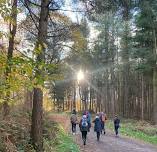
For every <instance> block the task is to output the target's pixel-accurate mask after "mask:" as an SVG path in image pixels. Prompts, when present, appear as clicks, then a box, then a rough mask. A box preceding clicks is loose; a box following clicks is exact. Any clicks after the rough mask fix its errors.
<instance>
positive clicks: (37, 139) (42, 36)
mask: <svg viewBox="0 0 157 152" xmlns="http://www.w3.org/2000/svg"><path fill="white" fill-rule="evenodd" d="M48 13H49V0H41V11H40V19H39V28H38V37H37V43H36V48H37V49H39V48H40V49H41V50H40V52H39V53H38V54H37V61H38V62H39V63H42V62H45V49H46V46H45V44H46V37H47V25H48ZM35 72H36V73H35V74H36V76H40V77H42V78H43V77H44V75H43V71H42V70H41V69H40V68H39V67H38V66H37V67H36V71H35ZM42 118H43V91H42V89H41V88H38V87H35V88H34V94H33V109H32V127H31V137H32V144H33V146H34V148H35V149H36V151H37V152H43V151H44V149H43V134H42V131H43V120H42Z"/></svg>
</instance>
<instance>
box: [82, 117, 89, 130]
mask: <svg viewBox="0 0 157 152" xmlns="http://www.w3.org/2000/svg"><path fill="white" fill-rule="evenodd" d="M81 126H82V127H83V128H86V127H88V122H87V119H86V118H82V124H81Z"/></svg>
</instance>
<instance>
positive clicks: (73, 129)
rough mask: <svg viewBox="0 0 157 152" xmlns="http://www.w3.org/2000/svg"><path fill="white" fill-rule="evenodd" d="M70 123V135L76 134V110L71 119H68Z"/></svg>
mask: <svg viewBox="0 0 157 152" xmlns="http://www.w3.org/2000/svg"><path fill="white" fill-rule="evenodd" d="M70 121H71V128H72V129H71V130H72V134H75V133H76V124H77V115H76V110H75V109H74V110H73V112H72V114H71V117H70Z"/></svg>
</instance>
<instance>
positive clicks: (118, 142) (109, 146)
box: [53, 115, 157, 152]
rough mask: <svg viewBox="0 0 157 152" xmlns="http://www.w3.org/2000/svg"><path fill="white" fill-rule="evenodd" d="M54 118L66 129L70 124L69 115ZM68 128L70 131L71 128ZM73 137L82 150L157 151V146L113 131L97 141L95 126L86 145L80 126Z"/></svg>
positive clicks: (104, 151)
mask: <svg viewBox="0 0 157 152" xmlns="http://www.w3.org/2000/svg"><path fill="white" fill-rule="evenodd" d="M53 119H55V120H57V122H60V123H62V124H63V126H64V127H65V128H66V129H67V128H68V125H70V124H69V119H68V117H67V116H64V115H60V116H53ZM68 130H69V131H70V129H68ZM73 137H74V140H75V142H76V143H77V144H78V145H79V146H80V148H81V151H82V152H157V147H156V146H153V145H151V144H147V143H144V142H142V141H138V140H135V139H129V138H127V137H123V136H120V137H119V138H117V137H115V135H114V134H113V133H112V132H111V131H107V133H106V135H102V136H101V139H100V141H99V142H97V140H96V135H95V133H94V131H93V128H91V131H90V133H88V136H87V145H86V146H83V144H82V140H81V133H80V131H79V128H78V127H77V134H76V135H73Z"/></svg>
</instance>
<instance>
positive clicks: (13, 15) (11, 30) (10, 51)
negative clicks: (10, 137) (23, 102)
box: [3, 0, 17, 119]
mask: <svg viewBox="0 0 157 152" xmlns="http://www.w3.org/2000/svg"><path fill="white" fill-rule="evenodd" d="M11 19H12V20H13V23H12V22H11V21H10V24H9V35H10V36H9V46H8V53H7V67H6V74H5V75H6V87H7V91H6V97H5V101H4V104H3V116H4V119H5V117H6V116H7V115H8V114H9V111H10V108H9V104H8V102H9V100H10V85H9V84H8V77H9V74H10V73H11V60H12V57H13V51H14V44H15V43H14V42H15V35H16V29H17V0H13V3H12V11H11Z"/></svg>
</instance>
